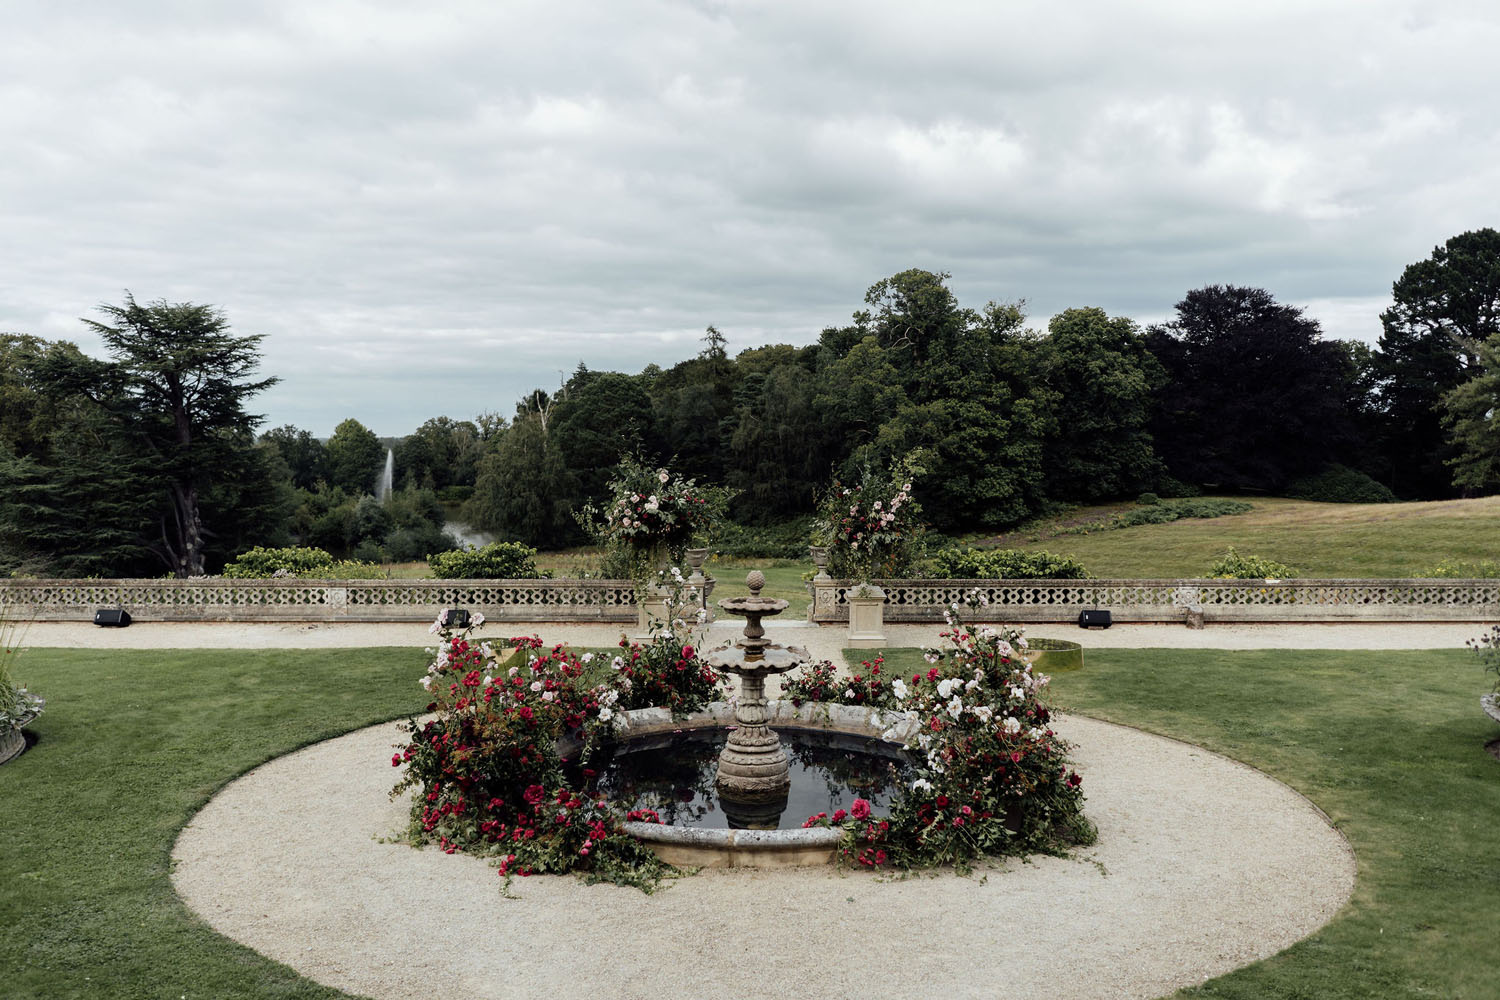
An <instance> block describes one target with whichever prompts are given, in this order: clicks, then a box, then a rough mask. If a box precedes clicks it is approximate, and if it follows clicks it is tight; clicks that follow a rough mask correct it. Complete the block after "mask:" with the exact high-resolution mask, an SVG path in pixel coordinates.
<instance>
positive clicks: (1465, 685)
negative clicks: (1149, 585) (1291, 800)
mask: <svg viewBox="0 0 1500 1000" xmlns="http://www.w3.org/2000/svg"><path fill="white" fill-rule="evenodd" d="M1484 686H1485V685H1484V684H1483V680H1482V678H1481V677H1480V675H1479V674H1478V672H1477V670H1476V667H1475V663H1474V659H1473V657H1472V655H1470V654H1468V653H1467V652H1465V651H1460V650H1437V651H1422V652H1378V653H1375V652H1358V653H1356V652H1310V651H1297V652H1289V651H1249V652H1221V651H1208V650H1190V651H1184V650H1129V651H1125V650H1093V649H1091V650H1089V653H1088V665H1087V666H1086V667H1085V669H1083V670H1081V671H1078V672H1075V673H1070V674H1065V675H1063V676H1060V677H1058V678H1057V679H1056V680H1055V681H1054V683H1053V690H1054V700H1055V701H1057V702H1058V703H1060V704H1064V705H1067V706H1070V707H1071V708H1073V709H1075V710H1077V711H1079V712H1082V713H1085V714H1087V715H1092V716H1096V717H1098V718H1102V719H1108V720H1111V721H1114V722H1122V723H1125V724H1128V725H1132V726H1137V727H1140V728H1142V729H1147V730H1150V731H1152V732H1158V733H1162V734H1164V735H1167V736H1173V737H1176V738H1178V739H1183V740H1187V741H1189V742H1192V743H1197V744H1200V745H1202V746H1205V747H1208V748H1209V749H1211V750H1215V751H1218V752H1219V753H1223V754H1226V755H1228V756H1230V757H1234V758H1236V759H1238V760H1242V761H1244V762H1246V763H1248V764H1251V765H1254V766H1255V767H1258V768H1260V769H1261V770H1263V771H1266V772H1267V773H1269V774H1272V775H1274V776H1275V777H1277V778H1280V779H1281V780H1282V781H1285V782H1286V783H1287V784H1289V785H1291V786H1292V787H1293V788H1296V789H1297V790H1298V791H1300V792H1302V793H1303V794H1304V795H1306V796H1307V797H1308V798H1310V799H1311V800H1312V801H1313V802H1315V803H1316V804H1317V805H1318V806H1320V807H1321V808H1322V809H1323V810H1324V811H1325V812H1326V813H1328V815H1329V816H1330V817H1331V818H1332V820H1333V821H1334V822H1335V823H1336V824H1337V825H1338V827H1339V829H1341V830H1342V831H1343V832H1344V834H1345V836H1347V837H1348V838H1349V842H1350V843H1351V844H1352V845H1353V847H1354V851H1355V855H1356V857H1357V859H1358V879H1357V882H1356V885H1355V890H1354V896H1353V899H1352V900H1351V903H1350V905H1349V906H1348V907H1346V908H1345V909H1344V911H1343V912H1342V913H1340V914H1339V916H1338V917H1337V918H1335V920H1334V921H1333V922H1332V923H1330V924H1329V925H1328V926H1327V927H1325V928H1324V929H1322V930H1320V931H1318V932H1317V933H1315V934H1314V935H1313V936H1312V937H1310V938H1308V939H1307V940H1305V941H1303V942H1301V943H1299V944H1297V945H1294V946H1293V947H1292V948H1290V949H1288V950H1287V951H1285V952H1283V953H1281V954H1280V955H1277V956H1275V957H1273V958H1271V959H1268V960H1266V961H1264V962H1258V963H1256V964H1255V965H1253V966H1250V967H1248V968H1246V969H1243V970H1241V971H1239V972H1235V973H1233V974H1231V975H1228V976H1224V977H1221V978H1219V979H1216V980H1213V981H1212V982H1209V983H1207V984H1205V985H1203V986H1201V987H1199V988H1196V989H1191V990H1184V991H1183V992H1182V993H1181V994H1180V995H1181V996H1191V997H1220V998H1245V1000H1249V998H1256V1000H1267V998H1272V1000H1274V998H1284V1000H1293V998H1308V997H1317V998H1320V1000H1336V998H1351V1000H1352V998H1368V997H1382V998H1386V1000H1397V998H1404V997H1413V998H1415V997H1447V998H1474V1000H1479V998H1484V997H1494V996H1496V994H1497V991H1500V985H1497V984H1500V969H1497V967H1496V965H1495V956H1496V955H1497V954H1500V941H1497V939H1496V934H1497V929H1500V839H1497V836H1496V828H1497V824H1500V761H1497V760H1495V759H1494V758H1493V757H1491V756H1490V755H1488V754H1487V753H1486V752H1485V751H1484V749H1483V745H1484V743H1485V741H1486V740H1488V739H1492V738H1494V737H1495V736H1496V735H1497V734H1496V727H1495V725H1494V723H1492V722H1490V720H1488V719H1487V718H1485V717H1484V715H1483V713H1482V712H1481V711H1480V709H1479V705H1478V695H1479V694H1480V693H1481V691H1482V689H1483V688H1484ZM1085 780H1086V779H1085ZM1085 787H1087V786H1086V785H1085Z"/></svg>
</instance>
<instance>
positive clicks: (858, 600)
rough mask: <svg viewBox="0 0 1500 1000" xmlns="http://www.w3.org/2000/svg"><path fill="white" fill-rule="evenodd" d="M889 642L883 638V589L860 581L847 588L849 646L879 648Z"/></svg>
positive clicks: (854, 647) (853, 647)
mask: <svg viewBox="0 0 1500 1000" xmlns="http://www.w3.org/2000/svg"><path fill="white" fill-rule="evenodd" d="M887 645H889V643H888V642H887V641H886V638H885V591H883V590H881V589H880V588H879V587H877V586H875V585H874V584H873V583H861V584H858V585H857V586H854V587H851V588H850V589H849V646H850V648H852V649H879V648H881V647H884V646H887Z"/></svg>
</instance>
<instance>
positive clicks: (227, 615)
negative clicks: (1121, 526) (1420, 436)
mask: <svg viewBox="0 0 1500 1000" xmlns="http://www.w3.org/2000/svg"><path fill="white" fill-rule="evenodd" d="M876 582H877V583H878V585H879V586H880V587H881V589H883V590H884V591H885V595H886V600H885V609H884V610H885V620H886V621H888V622H938V621H942V618H943V611H944V610H945V609H947V608H949V607H951V606H952V605H953V604H960V605H962V604H963V603H964V601H965V600H966V598H967V597H968V595H969V594H970V593H973V592H976V591H977V592H978V593H979V594H980V595H982V596H983V597H984V599H985V601H986V602H987V608H986V609H985V610H984V612H983V614H982V617H983V618H985V619H988V620H993V621H1012V622H1052V621H1075V620H1076V619H1077V618H1078V613H1079V612H1080V611H1082V610H1084V609H1086V608H1107V609H1109V611H1110V612H1111V615H1112V617H1113V619H1114V620H1115V621H1119V622H1182V621H1185V620H1187V619H1188V616H1189V614H1190V613H1194V612H1201V613H1202V614H1203V617H1204V619H1205V620H1207V621H1209V622H1215V621H1218V622H1278V621H1451V622H1466V621H1489V620H1500V580H1433V579H1411V580H1279V581H1274V582H1273V581H1265V580H879V581H876ZM856 586H857V584H856V583H854V582H853V581H849V580H832V579H828V580H814V581H813V582H812V584H811V589H812V591H813V603H812V610H811V618H812V620H813V621H815V622H823V623H831V622H846V621H848V620H849V604H848V595H849V592H850V591H851V590H853V589H855V587H856ZM106 607H108V608H124V609H125V610H126V611H129V612H130V614H131V617H132V618H134V619H136V620H137V621H176V622H190V621H317V622H340V621H347V622H361V621H368V622H378V621H395V622H416V621H429V620H431V619H432V618H434V617H435V616H436V615H437V613H438V612H439V611H441V610H442V609H443V608H466V609H469V610H470V611H480V612H483V613H484V615H485V617H486V618H489V619H491V620H493V621H559V622H567V621H593V622H628V621H633V620H635V618H636V609H635V591H634V588H633V586H632V584H631V583H630V581H628V580H297V579H273V580H230V579H224V578H218V577H213V578H206V579H197V580H169V579H163V580H0V614H3V615H4V616H6V617H9V618H12V619H24V620H31V621H69V620H79V619H91V618H92V616H93V613H94V611H95V610H96V609H98V608H106ZM968 617H971V618H972V617H974V615H973V613H972V612H971V613H969V614H968Z"/></svg>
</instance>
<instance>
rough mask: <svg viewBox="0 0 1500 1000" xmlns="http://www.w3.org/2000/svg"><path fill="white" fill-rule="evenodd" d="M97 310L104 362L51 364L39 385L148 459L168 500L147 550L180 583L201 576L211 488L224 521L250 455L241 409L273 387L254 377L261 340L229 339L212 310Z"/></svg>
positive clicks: (44, 366) (161, 304) (128, 301)
mask: <svg viewBox="0 0 1500 1000" xmlns="http://www.w3.org/2000/svg"><path fill="white" fill-rule="evenodd" d="M99 311H100V312H101V313H103V314H104V317H105V321H103V322H100V321H95V320H88V319H85V320H84V322H85V323H86V324H87V325H88V326H89V328H90V329H91V330H93V332H94V333H95V334H96V335H97V336H98V337H99V338H100V340H102V341H103V343H104V347H105V350H106V351H107V352H108V354H109V360H108V361H98V360H95V359H92V358H84V357H73V358H69V357H60V356H53V357H47V358H43V359H42V360H41V361H39V362H38V364H37V366H36V371H37V373H38V377H39V379H40V380H41V381H42V382H43V383H44V384H46V385H47V386H48V387H49V390H50V391H51V392H53V393H54V394H56V395H57V396H59V397H64V398H65V397H69V396H74V397H76V396H83V397H87V398H88V399H89V400H91V401H92V402H93V403H94V404H95V406H97V407H98V408H99V410H101V411H102V412H103V413H104V414H105V415H106V416H107V417H108V418H109V420H110V421H111V423H112V425H113V428H114V430H115V432H116V433H117V434H118V435H120V438H121V440H122V441H124V442H127V443H128V444H129V445H130V447H131V448H132V449H133V451H134V453H135V454H138V455H141V456H143V457H146V458H149V459H150V461H151V463H152V465H153V466H154V469H155V471H156V474H157V475H158V477H159V481H160V483H161V484H162V490H163V493H164V496H163V498H162V499H163V501H164V502H163V503H162V505H161V512H160V515H159V518H158V523H157V533H156V536H155V537H154V538H153V539H151V541H150V548H151V549H152V551H153V552H155V553H156V554H157V556H158V557H159V558H160V559H161V560H162V562H164V563H165V564H166V565H167V566H168V567H169V568H170V569H171V570H172V572H174V573H175V574H177V575H178V576H180V577H187V576H201V575H203V574H204V573H205V572H206V571H207V566H206V563H205V552H206V550H207V548H208V546H209V539H210V536H211V535H213V534H214V533H215V532H216V531H218V530H220V527H227V522H226V523H225V524H224V525H220V526H216V525H213V524H210V523H209V522H208V521H206V520H205V517H204V511H205V508H204V503H203V500H204V496H205V494H206V493H207V492H208V491H210V490H213V489H216V488H217V489H219V490H220V491H221V492H222V493H224V494H225V497H224V501H223V502H222V503H221V504H217V505H216V507H217V508H218V510H219V511H220V512H221V516H226V515H225V514H224V513H223V512H227V511H232V510H233V509H234V507H235V505H236V504H235V501H234V499H233V498H232V496H231V495H230V494H233V493H234V492H235V488H234V486H233V485H232V484H231V483H229V482H227V481H226V480H227V479H229V478H230V477H229V476H226V475H225V472H226V470H229V469H232V468H233V467H234V466H235V464H236V462H237V461H238V459H239V458H240V457H241V456H240V454H239V453H240V452H241V451H243V450H244V449H246V448H251V447H253V440H254V439H253V434H252V432H253V430H254V427H255V425H256V423H258V422H259V420H260V417H259V416H257V415H254V414H250V413H248V412H246V410H245V404H246V403H247V401H248V400H249V399H250V398H251V397H252V396H254V395H255V394H256V393H258V392H260V391H261V390H263V389H265V388H267V387H268V386H271V385H273V384H275V383H276V381H277V379H275V378H261V379H256V378H253V377H252V376H253V375H254V373H255V372H256V370H257V368H258V367H259V364H260V349H259V347H260V342H261V340H262V339H263V337H262V336H261V335H258V334H257V335H250V336H238V335H235V334H232V333H231V332H230V329H229V321H228V319H227V318H226V317H225V315H224V313H223V312H221V311H220V310H218V309H216V308H215V307H213V306H208V305H197V304H194V303H190V302H179V303H169V302H167V301H166V300H164V299H163V300H158V301H155V302H151V303H147V304H145V305H142V304H140V303H138V302H136V300H135V298H134V296H132V295H131V294H130V293H128V292H127V293H126V295H125V301H124V304H123V305H118V306H116V305H102V306H100V307H99ZM239 471H241V472H243V471H244V469H243V468H241V469H240V470H239ZM231 475H232V474H231ZM230 516H232V515H230Z"/></svg>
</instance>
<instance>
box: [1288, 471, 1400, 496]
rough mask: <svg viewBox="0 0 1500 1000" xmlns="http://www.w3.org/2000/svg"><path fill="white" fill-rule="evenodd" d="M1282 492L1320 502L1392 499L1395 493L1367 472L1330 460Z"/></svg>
mask: <svg viewBox="0 0 1500 1000" xmlns="http://www.w3.org/2000/svg"><path fill="white" fill-rule="evenodd" d="M1286 495H1287V496H1289V497H1294V498H1296V499H1298V500H1316V501H1318V502H1320V503H1395V502H1396V494H1394V493H1392V492H1391V491H1390V488H1389V487H1387V486H1383V485H1381V484H1380V483H1378V482H1376V481H1375V480H1373V479H1371V478H1370V477H1369V476H1367V475H1365V474H1364V473H1363V472H1360V471H1358V470H1356V469H1351V468H1349V467H1348V466H1346V465H1339V464H1338V463H1334V464H1332V465H1329V466H1327V467H1325V468H1324V469H1323V471H1322V472H1319V473H1318V474H1317V475H1316V476H1309V477H1307V478H1306V479H1299V480H1297V481H1296V482H1294V483H1292V485H1291V486H1289V487H1287V491H1286Z"/></svg>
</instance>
